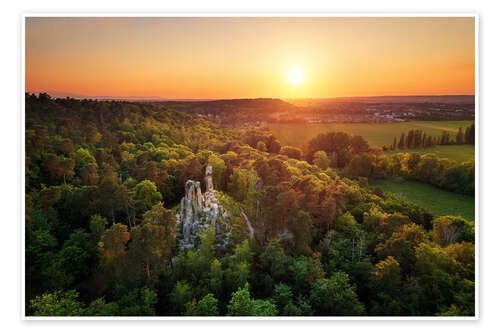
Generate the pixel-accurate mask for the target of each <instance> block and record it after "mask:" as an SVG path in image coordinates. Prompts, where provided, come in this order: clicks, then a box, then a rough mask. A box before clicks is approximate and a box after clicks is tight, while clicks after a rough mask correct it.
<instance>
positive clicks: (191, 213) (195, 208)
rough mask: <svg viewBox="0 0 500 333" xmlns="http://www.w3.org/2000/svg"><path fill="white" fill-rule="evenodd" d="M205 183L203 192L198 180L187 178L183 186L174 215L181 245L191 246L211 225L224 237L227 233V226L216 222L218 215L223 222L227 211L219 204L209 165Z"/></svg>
mask: <svg viewBox="0 0 500 333" xmlns="http://www.w3.org/2000/svg"><path fill="white" fill-rule="evenodd" d="M205 185H206V191H205V193H203V194H202V193H201V186H200V182H197V181H193V180H188V181H187V182H186V185H185V187H184V191H185V194H184V197H183V198H182V199H181V207H180V210H179V212H178V213H177V215H176V216H177V223H178V224H179V228H178V230H182V241H181V247H184V248H189V247H193V246H194V242H195V239H196V237H197V236H198V235H199V233H200V232H201V231H203V230H205V229H206V228H208V226H211V227H213V228H214V229H215V231H216V234H219V235H221V234H224V235H223V236H224V238H227V237H226V236H228V235H229V233H228V230H227V229H228V226H227V225H225V224H223V225H221V223H217V219H218V217H220V221H221V222H224V221H225V219H226V217H227V216H228V213H229V212H227V211H225V210H224V207H222V206H220V205H219V201H218V199H217V196H216V194H217V191H216V190H215V189H214V186H213V180H212V167H211V166H210V165H209V166H207V167H206V169H205Z"/></svg>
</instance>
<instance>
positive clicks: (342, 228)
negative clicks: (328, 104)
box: [25, 94, 475, 316]
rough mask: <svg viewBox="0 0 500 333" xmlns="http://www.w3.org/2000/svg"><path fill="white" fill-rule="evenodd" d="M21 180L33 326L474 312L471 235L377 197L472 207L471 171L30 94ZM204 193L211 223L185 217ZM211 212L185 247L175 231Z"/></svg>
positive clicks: (134, 106) (455, 220) (448, 219)
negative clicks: (442, 199)
mask: <svg viewBox="0 0 500 333" xmlns="http://www.w3.org/2000/svg"><path fill="white" fill-rule="evenodd" d="M208 166H209V167H210V168H207V167H208ZM208 170H210V171H208ZM25 172H26V174H25V177H26V182H25V184H26V189H25V191H26V222H25V228H26V248H25V253H26V270H25V271H26V313H27V314H28V315H35V316H155V315H156V316H175V315H190V316H218V315H230V316H276V315H281V316H311V315H315V316H364V315H368V316H436V315H444V316H473V315H474V314H475V257H474V256H475V245H474V239H475V237H474V234H475V227H474V222H473V221H468V220H466V219H464V218H462V217H457V216H433V215H432V214H430V213H428V212H427V211H425V210H424V209H422V208H421V207H419V206H417V205H415V204H413V203H411V202H408V201H405V200H404V199H402V198H400V197H399V196H395V195H392V194H390V193H385V192H383V191H382V190H381V189H380V188H372V187H371V186H370V185H369V180H370V179H383V178H389V177H402V178H405V179H412V180H418V181H421V182H425V183H429V184H432V185H434V186H438V187H441V188H444V189H446V190H449V191H454V192H457V193H464V194H470V195H473V194H474V163H473V162H465V163H458V162H453V161H450V160H447V159H440V158H438V157H437V156H435V155H432V154H425V155H422V154H418V153H411V154H408V153H398V154H395V155H392V156H389V155H386V154H384V152H383V151H382V150H381V149H376V148H372V147H370V146H369V145H368V144H367V142H366V141H365V140H364V139H363V138H362V136H352V135H349V134H346V133H341V132H331V133H325V134H321V135H319V136H317V137H316V138H314V139H312V140H310V141H309V142H308V143H307V144H305V145H304V146H303V147H290V146H281V144H280V142H279V141H278V140H277V139H276V138H275V137H274V136H273V135H272V134H271V133H270V132H268V131H266V130H265V129H263V128H260V127H259V128H256V127H249V126H231V127H224V126H222V125H218V124H217V123H216V122H212V121H209V120H207V119H205V118H204V117H197V116H195V115H193V113H192V112H182V111H174V110H172V109H170V108H169V107H168V105H164V104H161V103H158V104H155V103H132V102H120V101H96V100H75V99H70V98H66V99H52V98H51V97H50V96H48V95H46V94H40V95H38V96H35V95H32V94H27V95H26V170H25ZM208 173H209V175H210V177H211V178H210V181H207V174H208ZM212 179H213V180H212ZM188 181H193V182H194V183H191V182H188ZM196 182H200V184H201V185H200V193H203V194H202V195H203V197H201V196H199V195H198V194H197V192H193V193H194V195H195V196H196V198H203V200H204V201H203V206H202V207H203V208H206V211H203V210H200V211H198V215H197V216H194V217H192V216H187V217H186V214H185V212H187V210H186V209H187V208H186V205H188V204H192V202H191V200H190V197H188V193H187V190H188V189H191V187H188V186H187V184H195V185H193V186H195V187H193V188H195V189H197V187H196V186H198V185H196V184H197V183H196ZM212 182H213V188H214V189H215V190H213V191H212V190H211V185H212ZM189 186H191V185H189ZM207 193H208V194H207ZM208 200H212V203H211V206H208V203H207V201H208ZM214 202H216V203H217V205H214ZM209 209H212V210H210V212H212V211H215V212H216V214H214V215H213V221H212V222H211V223H212V224H210V223H208V224H206V227H205V226H204V227H203V228H201V229H200V231H199V233H196V234H195V240H194V241H193V242H192V243H186V242H185V240H186V228H185V225H184V224H185V223H186V222H183V221H184V220H186V219H192V220H196V221H201V222H200V225H202V226H203V223H202V221H204V220H205V219H207V217H206V216H205V215H204V214H205V213H204V212H206V213H207V214H208V212H209ZM214 209H215V210H214ZM222 210H223V211H224V214H222V213H220V212H221V211H222ZM221 225H224V228H222V227H220V226H221ZM193 230H194V229H193ZM188 231H189V230H188ZM191 235H192V234H191ZM191 235H190V236H191Z"/></svg>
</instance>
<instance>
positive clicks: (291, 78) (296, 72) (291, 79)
mask: <svg viewBox="0 0 500 333" xmlns="http://www.w3.org/2000/svg"><path fill="white" fill-rule="evenodd" d="M303 81H304V73H303V72H302V70H300V69H298V68H294V69H292V70H290V71H289V72H288V83H290V84H292V85H294V86H296V85H299V84H301V83H302V82H303Z"/></svg>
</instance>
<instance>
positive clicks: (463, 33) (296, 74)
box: [25, 17, 475, 99]
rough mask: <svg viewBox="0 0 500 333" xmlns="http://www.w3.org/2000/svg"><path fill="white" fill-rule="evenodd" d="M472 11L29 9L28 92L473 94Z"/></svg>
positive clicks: (207, 96)
mask: <svg viewBox="0 0 500 333" xmlns="http://www.w3.org/2000/svg"><path fill="white" fill-rule="evenodd" d="M474 35H475V34H474V18H473V17H447V18H440V17H432V18H429V17H428V18H417V17H407V18H403V17H401V18H397V17H379V18H369V17H359V18H356V17H343V18H338V17H337V18H334V17H330V18H325V17H323V18H318V17H316V18H304V17H302V18H300V17H295V18H286V17H282V18H274V17H253V18H252V17H246V18H245V17H240V18H234V17H233V18H229V17H225V18H224V17H218V18H217V17H205V18H202V17H197V18H196V17H191V18H181V17H177V18H174V17H171V18H154V17H143V18H125V17H121V18H119V17H114V18H106V17H99V18H97V17H94V18H77V17H72V18H63V17H58V18H51V17H39V18H35V17H33V18H26V45H25V52H26V56H25V58H26V64H25V66H26V71H25V75H26V76H25V81H26V91H28V92H34V93H38V92H49V93H51V94H52V95H64V96H65V95H70V96H87V97H127V98H165V99H215V98H259V97H262V98H266V97H273V98H332V97H348V96H381V95H460V94H474V90H475V87H474V84H475V83H474V71H475V63H474V61H475V59H474V55H475V52H474Z"/></svg>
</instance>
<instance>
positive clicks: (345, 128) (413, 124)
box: [268, 120, 474, 147]
mask: <svg viewBox="0 0 500 333" xmlns="http://www.w3.org/2000/svg"><path fill="white" fill-rule="evenodd" d="M473 122H474V121H473V120H464V121H410V122H401V123H371V124H367V123H329V124H278V123H272V124H268V127H269V129H270V130H271V131H272V132H273V133H274V135H275V136H276V137H277V138H278V140H279V141H280V142H281V144H282V145H286V146H300V145H302V144H303V143H304V142H306V141H308V140H310V139H312V138H313V137H315V136H316V135H318V134H320V133H327V132H331V131H336V132H346V133H349V134H352V135H361V136H362V137H363V138H365V139H366V141H368V143H369V144H370V145H371V146H374V147H382V146H384V145H386V146H389V145H391V144H392V141H393V140H394V137H397V138H398V139H399V136H400V135H401V133H402V132H404V133H408V131H409V130H411V129H421V130H423V131H424V132H425V133H426V134H427V135H432V136H439V135H441V133H442V132H443V130H446V131H448V132H450V133H456V132H457V131H458V128H459V127H462V128H463V129H464V130H465V128H466V127H467V126H469V125H470V124H472V123H473Z"/></svg>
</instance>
